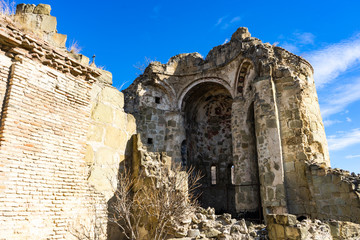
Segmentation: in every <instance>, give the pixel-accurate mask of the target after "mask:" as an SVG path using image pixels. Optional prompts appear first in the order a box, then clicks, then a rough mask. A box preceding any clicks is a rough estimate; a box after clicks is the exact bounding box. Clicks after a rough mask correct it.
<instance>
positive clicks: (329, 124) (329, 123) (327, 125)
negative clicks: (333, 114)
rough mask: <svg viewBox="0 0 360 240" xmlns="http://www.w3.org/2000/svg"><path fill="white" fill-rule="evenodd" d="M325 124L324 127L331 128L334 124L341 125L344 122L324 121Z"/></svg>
mask: <svg viewBox="0 0 360 240" xmlns="http://www.w3.org/2000/svg"><path fill="white" fill-rule="evenodd" d="M323 122H324V126H325V127H329V126H331V125H333V124H336V123H341V122H342V121H339V120H329V119H328V120H324V121H323Z"/></svg>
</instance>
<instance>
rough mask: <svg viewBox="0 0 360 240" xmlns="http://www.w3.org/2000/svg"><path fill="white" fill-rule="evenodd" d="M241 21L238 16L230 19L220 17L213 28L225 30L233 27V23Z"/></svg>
mask: <svg viewBox="0 0 360 240" xmlns="http://www.w3.org/2000/svg"><path fill="white" fill-rule="evenodd" d="M239 21H241V17H240V16H236V17H233V18H230V17H229V16H228V15H227V16H222V17H221V18H219V19H218V20H217V21H216V23H215V25H214V27H219V28H221V29H224V30H225V29H227V28H229V27H230V26H232V25H234V24H235V23H237V22H239Z"/></svg>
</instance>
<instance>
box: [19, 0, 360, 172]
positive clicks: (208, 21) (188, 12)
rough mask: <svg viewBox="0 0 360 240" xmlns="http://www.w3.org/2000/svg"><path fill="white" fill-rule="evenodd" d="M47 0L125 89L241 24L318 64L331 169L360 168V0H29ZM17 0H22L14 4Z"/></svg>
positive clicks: (61, 26)
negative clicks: (154, 65) (151, 65)
mask: <svg viewBox="0 0 360 240" xmlns="http://www.w3.org/2000/svg"><path fill="white" fill-rule="evenodd" d="M41 2H42V3H47V4H50V5H51V6H52V9H53V10H52V15H53V16H56V17H57V19H58V31H59V33H64V34H67V35H68V44H70V43H72V42H73V41H76V42H77V43H78V45H79V46H80V47H82V51H81V53H83V54H84V55H87V56H89V57H91V56H92V55H93V54H96V64H97V65H98V66H103V67H104V68H105V69H106V70H109V71H111V72H112V73H113V76H114V79H113V80H114V86H115V87H118V88H120V87H121V86H122V89H124V88H126V87H127V86H128V85H129V84H130V83H131V82H132V81H133V80H134V79H135V78H136V76H137V74H139V70H138V69H137V68H136V67H134V66H141V65H143V64H144V63H145V62H146V59H151V60H157V61H160V62H163V63H165V62H167V61H168V59H169V58H170V57H171V56H174V55H176V54H179V53H189V52H199V53H200V54H201V55H203V56H206V55H207V53H208V52H209V51H210V49H211V48H212V47H214V46H217V45H220V44H223V43H224V42H226V41H228V39H230V38H231V35H232V33H233V32H235V30H236V29H237V28H238V27H240V26H245V27H248V28H249V31H250V33H251V34H252V36H254V37H257V38H259V39H261V40H262V41H263V42H269V43H271V44H277V45H279V46H282V47H284V48H286V49H288V50H289V51H292V52H294V53H295V54H298V55H300V56H303V57H304V58H305V59H307V60H309V61H310V62H311V63H312V64H313V67H314V69H315V82H316V84H317V90H318V96H319V102H320V107H321V111H322V115H323V119H324V123H325V128H326V134H327V138H328V142H329V148H330V157H331V165H332V167H338V168H343V169H346V170H350V171H354V172H357V173H360V14H359V9H360V1H358V0H348V1H342V2H339V1H332V0H328V1H316V0H315V1H314V0H312V1H308V0H303V1H289V0H288V1H194V0H193V1H188V0H183V1H92V0H87V1H83V0H78V1H68V0H61V1H54V0H49V1H28V2H26V3H34V4H38V3H41ZM17 3H20V2H17Z"/></svg>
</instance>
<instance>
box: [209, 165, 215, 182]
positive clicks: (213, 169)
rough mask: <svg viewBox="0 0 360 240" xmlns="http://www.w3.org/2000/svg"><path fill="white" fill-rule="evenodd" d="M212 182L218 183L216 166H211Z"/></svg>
mask: <svg viewBox="0 0 360 240" xmlns="http://www.w3.org/2000/svg"><path fill="white" fill-rule="evenodd" d="M210 170H211V184H212V185H216V166H211V169H210Z"/></svg>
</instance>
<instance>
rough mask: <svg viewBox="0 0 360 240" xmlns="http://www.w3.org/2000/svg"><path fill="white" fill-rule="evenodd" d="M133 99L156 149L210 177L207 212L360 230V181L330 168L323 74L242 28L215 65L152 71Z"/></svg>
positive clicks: (171, 65)
mask: <svg viewBox="0 0 360 240" xmlns="http://www.w3.org/2000/svg"><path fill="white" fill-rule="evenodd" d="M124 93H125V110H126V111H128V112H129V113H132V114H133V115H134V116H135V118H136V123H137V129H138V132H139V133H141V136H142V141H143V142H144V143H145V144H146V145H147V147H148V149H149V150H151V151H166V152H167V153H168V154H169V156H171V157H172V159H173V161H177V162H181V163H182V164H183V165H186V166H190V165H191V166H194V167H195V168H196V169H198V170H200V171H201V172H202V173H203V174H204V178H203V181H202V189H201V192H202V196H201V197H200V202H201V203H202V206H204V207H207V206H212V207H214V208H215V209H217V211H219V212H231V213H232V214H233V215H235V216H236V215H237V216H239V217H248V218H250V219H261V218H262V216H263V215H267V214H281V213H293V214H296V215H298V216H311V217H314V218H316V217H321V218H323V217H336V218H339V219H342V220H351V221H355V222H359V220H360V219H359V217H358V216H359V210H360V209H359V195H358V192H356V186H357V181H358V177H354V181H346V180H345V179H346V178H347V177H345V176H336V175H333V173H332V172H331V171H328V170H326V169H327V168H328V167H329V166H330V160H329V154H328V147H327V142H326V137H325V131H324V126H323V124H322V119H321V114H320V109H319V104H318V99H317V95H316V89H315V85H314V80H313V69H312V67H311V65H310V64H309V63H308V62H307V61H306V60H304V59H303V58H301V57H299V56H296V55H294V54H291V53H290V52H288V51H286V50H285V49H282V48H280V47H275V46H271V45H270V44H268V43H262V42H261V41H260V40H259V39H256V38H254V37H251V35H250V33H249V32H248V30H247V29H246V28H239V29H238V30H237V31H236V32H235V33H234V34H233V36H232V38H231V41H230V42H228V43H226V44H223V45H221V46H218V47H215V48H214V49H212V50H211V51H210V52H209V54H208V55H207V57H206V58H205V59H203V58H202V57H201V56H200V55H199V54H197V53H193V54H180V55H178V56H175V57H172V58H171V59H170V60H169V62H168V63H166V64H161V63H158V62H153V63H151V64H150V65H149V67H148V68H147V69H146V70H145V72H144V74H143V75H142V76H140V77H139V78H137V79H136V80H135V81H134V83H133V84H132V85H131V86H130V87H129V88H128V89H126V90H125V91H124ZM311 164H314V165H313V166H311ZM340 179H341V180H340ZM325 181H326V187H325V186H323V185H322V183H325ZM349 182H353V184H355V185H352V184H350V183H349ZM319 183H321V184H319ZM330 196H331V197H330ZM329 198H331V200H330V199H329ZM325 199H327V200H325ZM350 199H351V200H350ZM335 202H336V203H335ZM344 213H345V214H344Z"/></svg>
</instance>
